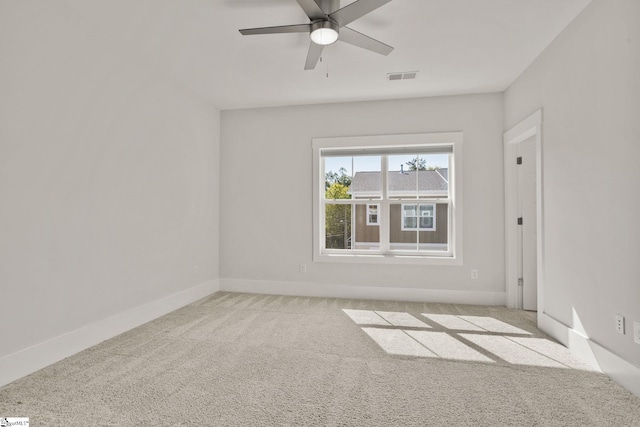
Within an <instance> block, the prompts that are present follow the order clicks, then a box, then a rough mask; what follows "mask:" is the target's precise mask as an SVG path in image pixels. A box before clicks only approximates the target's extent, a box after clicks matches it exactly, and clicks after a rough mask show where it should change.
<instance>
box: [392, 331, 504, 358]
mask: <svg viewBox="0 0 640 427" xmlns="http://www.w3.org/2000/svg"><path fill="white" fill-rule="evenodd" d="M405 332H406V333H407V334H409V335H410V336H411V337H412V338H413V339H415V340H416V341H418V342H419V343H420V344H422V345H424V346H425V347H426V348H428V349H429V350H431V351H433V352H434V353H435V354H437V355H438V356H440V357H442V358H443V359H450V360H467V361H472V362H488V363H494V361H493V360H491V359H489V358H488V357H487V356H485V355H484V354H482V353H480V352H479V351H477V350H474V349H472V348H471V347H469V346H468V345H466V344H464V343H462V342H461V341H460V340H457V339H455V338H454V337H452V336H451V335H449V334H448V333H446V332H432V331H405Z"/></svg>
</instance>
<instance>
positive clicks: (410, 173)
mask: <svg viewBox="0 0 640 427" xmlns="http://www.w3.org/2000/svg"><path fill="white" fill-rule="evenodd" d="M461 149H462V134H461V133H459V132H455V133H438V134H417V135H416V134H414V135H384V136H372V137H346V138H318V139H314V140H313V154H314V164H313V167H314V169H313V170H314V260H317V261H337V262H345V261H346V262H349V261H358V262H359V261H363V262H402V263H406V262H420V263H424V262H426V263H434V264H438V263H440V264H447V263H448V264H456V265H459V264H461V261H462V257H461V254H462V237H461V230H462V213H461V210H460V208H459V207H458V203H456V200H457V199H459V198H461V191H462V189H461V186H460V179H459V177H458V174H459V173H460V171H459V168H457V161H459V158H460V156H461Z"/></svg>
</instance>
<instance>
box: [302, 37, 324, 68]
mask: <svg viewBox="0 0 640 427" xmlns="http://www.w3.org/2000/svg"><path fill="white" fill-rule="evenodd" d="M323 49H324V46H323V45H320V44H315V43H314V42H311V44H310V45H309V53H308V54H307V62H306V63H305V64H304V69H305V70H313V69H314V68H316V64H317V63H318V59H320V55H322V50H323Z"/></svg>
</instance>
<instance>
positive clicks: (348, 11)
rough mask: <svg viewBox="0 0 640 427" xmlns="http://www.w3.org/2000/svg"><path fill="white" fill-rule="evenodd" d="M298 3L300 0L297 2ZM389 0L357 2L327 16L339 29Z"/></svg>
mask: <svg viewBox="0 0 640 427" xmlns="http://www.w3.org/2000/svg"><path fill="white" fill-rule="evenodd" d="M298 1H300V0H298ZM390 1H391V0H357V1H354V2H353V3H351V4H350V5H347V6H345V7H343V8H342V9H339V10H336V11H335V12H333V13H332V14H330V15H329V18H331V19H333V20H334V21H336V22H337V23H338V25H340V26H341V27H343V26H345V25H347V24H349V23H351V22H353V21H355V20H356V19H358V18H361V17H363V16H364V15H366V14H367V13H369V12H371V11H374V10H376V9H377V8H379V7H380V6H383V5H385V4H387V3H389V2H390Z"/></svg>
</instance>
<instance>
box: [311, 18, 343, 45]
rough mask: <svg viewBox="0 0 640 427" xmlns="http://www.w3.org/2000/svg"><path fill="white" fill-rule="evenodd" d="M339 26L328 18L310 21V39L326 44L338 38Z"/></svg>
mask: <svg viewBox="0 0 640 427" xmlns="http://www.w3.org/2000/svg"><path fill="white" fill-rule="evenodd" d="M339 28H340V27H339V26H338V24H337V23H335V22H333V21H331V20H329V19H319V20H317V21H314V22H312V23H311V32H310V33H309V36H310V37H311V40H312V41H313V42H314V43H316V44H319V45H322V46H326V45H329V44H332V43H335V42H336V41H337V40H338V30H339Z"/></svg>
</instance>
